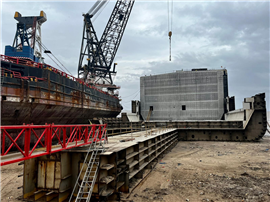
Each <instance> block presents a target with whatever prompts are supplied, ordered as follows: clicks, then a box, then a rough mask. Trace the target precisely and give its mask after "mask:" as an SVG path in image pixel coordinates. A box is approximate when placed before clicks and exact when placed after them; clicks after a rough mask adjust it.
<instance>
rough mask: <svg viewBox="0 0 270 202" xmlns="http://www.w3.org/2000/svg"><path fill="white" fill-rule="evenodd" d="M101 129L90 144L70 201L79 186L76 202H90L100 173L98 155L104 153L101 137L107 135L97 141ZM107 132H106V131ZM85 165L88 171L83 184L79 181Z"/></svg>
mask: <svg viewBox="0 0 270 202" xmlns="http://www.w3.org/2000/svg"><path fill="white" fill-rule="evenodd" d="M99 132H100V131H99V130H97V131H96V133H95V136H94V138H93V142H92V143H91V145H90V146H89V149H88V151H87V154H86V156H85V159H84V162H83V165H82V168H81V171H80V173H79V176H78V178H77V181H76V184H75V186H74V188H73V191H72V194H71V196H70V199H69V202H71V200H72V197H73V194H74V191H75V189H76V188H77V187H78V194H77V196H76V199H75V202H82V201H85V202H89V201H90V199H91V196H92V192H93V189H94V186H95V182H96V179H97V175H98V166H99V161H96V160H97V155H98V153H99V152H100V153H102V152H103V151H104V150H105V149H104V147H103V144H102V141H101V139H103V138H105V137H106V134H103V136H102V137H101V138H100V141H99V142H98V143H97V141H96V140H97V137H98V134H99ZM105 133H106V132H105ZM90 152H91V157H90V159H89V161H88V162H87V159H88V156H89V153H90ZM85 165H86V166H87V168H86V171H85V173H84V176H83V179H82V182H81V184H80V183H79V180H80V176H81V174H82V171H83V169H84V168H85ZM94 165H96V166H95V167H94Z"/></svg>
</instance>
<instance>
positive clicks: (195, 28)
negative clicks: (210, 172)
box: [1, 1, 270, 110]
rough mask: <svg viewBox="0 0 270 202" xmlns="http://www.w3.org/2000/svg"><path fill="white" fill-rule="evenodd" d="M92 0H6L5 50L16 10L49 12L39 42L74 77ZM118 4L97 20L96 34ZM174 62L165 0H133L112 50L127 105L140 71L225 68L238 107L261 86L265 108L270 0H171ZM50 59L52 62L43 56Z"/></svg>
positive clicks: (99, 32)
mask: <svg viewBox="0 0 270 202" xmlns="http://www.w3.org/2000/svg"><path fill="white" fill-rule="evenodd" d="M92 4H93V2H78V3H77V2H65V3H63V2H31V3H27V2H26V3H19V2H3V3H2V46H1V47H2V53H4V49H3V48H4V46H5V45H8V44H11V43H12V41H13V37H14V34H15V28H16V21H15V20H14V18H13V16H14V12H15V11H19V12H20V13H21V14H22V15H38V14H39V10H41V9H42V10H44V11H45V12H46V13H47V17H48V21H47V22H45V23H44V25H43V27H42V36H43V42H44V44H45V45H46V46H48V48H50V49H51V50H52V52H53V53H54V54H55V55H56V56H57V57H58V58H59V59H60V60H61V61H62V62H63V64H64V65H65V66H66V67H67V68H68V69H69V71H70V72H71V73H72V74H73V75H77V65H78V57H79V51H80V45H81V37H82V26H83V18H82V13H83V12H87V11H88V10H89V8H91V6H92ZM114 4H115V2H111V3H109V4H108V5H107V7H106V8H105V9H104V10H103V12H102V13H101V14H100V16H99V18H98V19H97V20H96V21H95V22H94V26H95V29H96V31H97V34H98V36H99V37H100V36H101V34H102V32H103V30H104V27H105V26H106V23H107V21H108V18H109V16H110V13H111V11H112V9H113V7H114ZM173 13H174V15H173V27H172V31H173V36H172V58H173V60H172V62H169V61H168V58H169V39H168V16H167V2H166V1H164V2H162V1H160V2H138V1H136V2H135V4H134V8H133V11H132V13H131V16H130V19H129V22H128V25H127V27H126V31H125V33H124V36H123V38H122V42H121V44H120V47H119V49H118V52H117V57H116V59H115V62H117V63H118V66H117V71H118V74H117V76H116V78H115V83H116V84H117V85H121V87H122V88H121V90H120V95H121V97H122V98H123V101H122V103H123V106H124V110H130V100H131V99H133V98H134V99H139V95H137V94H138V93H137V92H138V91H139V85H140V84H139V78H140V76H142V75H149V74H160V73H168V72H172V71H175V70H179V69H189V70H190V69H192V68H200V67H206V68H209V69H217V68H221V66H223V67H226V68H227V70H228V74H229V94H230V95H234V96H236V104H237V107H238V108H240V107H241V105H242V101H243V98H244V97H249V96H252V95H254V94H256V93H260V92H266V93H267V102H268V109H269V76H270V75H269V2H192V3H188V2H176V1H175V2H174V11H173ZM47 62H48V63H50V64H51V61H49V59H47Z"/></svg>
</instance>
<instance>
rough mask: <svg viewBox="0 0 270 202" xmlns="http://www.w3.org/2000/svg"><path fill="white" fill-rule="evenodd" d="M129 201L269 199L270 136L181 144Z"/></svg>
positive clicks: (257, 200) (159, 164)
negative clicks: (248, 140) (243, 141)
mask: <svg viewBox="0 0 270 202" xmlns="http://www.w3.org/2000/svg"><path fill="white" fill-rule="evenodd" d="M268 149H269V150H268ZM128 199H130V200H133V201H135V202H143V201H151V202H152V201H166V202H173V201H177V202H178V201H179V202H181V201H190V202H192V201H194V202H197V201H253V202H260V201H270V137H269V136H268V137H264V139H263V140H261V141H260V142H255V143H240V142H179V143H178V144H177V145H176V146H175V147H174V148H173V149H172V151H171V152H170V153H168V154H166V155H165V156H164V158H163V159H161V160H160V161H159V162H158V164H157V165H156V167H155V168H154V170H153V171H152V172H151V174H150V175H149V176H148V177H147V179H146V180H143V182H142V183H141V184H140V185H139V186H138V187H137V188H136V189H135V190H134V191H133V192H132V194H131V195H130V197H129V198H128Z"/></svg>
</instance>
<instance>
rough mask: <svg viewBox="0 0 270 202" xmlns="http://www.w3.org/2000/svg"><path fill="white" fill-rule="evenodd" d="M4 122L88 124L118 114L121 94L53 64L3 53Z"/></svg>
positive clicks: (2, 96)
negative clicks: (108, 90)
mask: <svg viewBox="0 0 270 202" xmlns="http://www.w3.org/2000/svg"><path fill="white" fill-rule="evenodd" d="M1 70H2V71H1V72H2V74H1V75H2V76H1V125H18V124H24V123H25V124H31V123H33V124H45V123H55V124H84V123H89V119H92V118H94V117H95V118H97V117H116V116H117V115H118V114H119V113H120V112H121V110H122V106H121V105H120V103H119V99H118V97H116V96H114V95H111V94H109V93H107V92H104V91H102V90H100V89H98V88H96V87H95V86H93V85H88V84H85V83H84V82H82V81H81V80H79V79H76V78H74V77H72V76H70V75H68V74H66V73H64V72H61V71H60V70H57V69H55V68H53V67H51V66H49V65H45V64H41V63H35V62H30V61H27V60H23V59H18V58H12V57H8V56H3V55H2V56H1Z"/></svg>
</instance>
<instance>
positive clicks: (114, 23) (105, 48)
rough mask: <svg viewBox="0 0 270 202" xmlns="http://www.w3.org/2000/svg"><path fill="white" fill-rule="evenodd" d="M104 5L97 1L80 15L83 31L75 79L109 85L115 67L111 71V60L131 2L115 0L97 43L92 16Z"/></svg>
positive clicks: (127, 17) (125, 23) (125, 22)
mask: <svg viewBox="0 0 270 202" xmlns="http://www.w3.org/2000/svg"><path fill="white" fill-rule="evenodd" d="M105 3H106V1H97V2H96V3H95V4H94V5H93V7H92V8H91V9H90V10H89V11H88V13H86V14H84V15H83V16H84V28H83V37H82V44H81V52H80V58H79V65H78V77H79V78H81V79H83V80H84V81H85V82H87V83H90V84H109V85H112V84H113V81H112V74H115V73H116V71H115V66H114V67H113V69H112V64H113V60H114V58H115V55H116V52H117V49H118V47H119V45H120V42H121V39H122V36H123V33H124V31H125V27H126V25H127V22H128V19H129V16H130V13H131V10H132V7H133V4H134V1H133V0H117V1H116V4H115V6H114V9H113V11H112V14H111V16H110V18H109V21H108V23H107V25H106V27H105V30H104V32H103V34H102V36H101V39H100V40H98V37H97V35H96V32H95V29H94V27H93V24H92V17H93V16H94V15H95V14H96V13H97V12H98V11H99V10H100V9H101V8H102V7H103V6H104V4H105Z"/></svg>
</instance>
